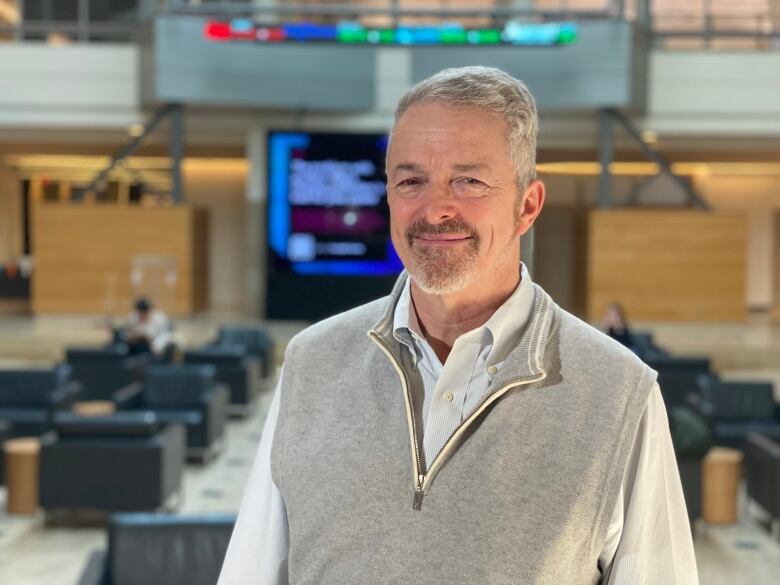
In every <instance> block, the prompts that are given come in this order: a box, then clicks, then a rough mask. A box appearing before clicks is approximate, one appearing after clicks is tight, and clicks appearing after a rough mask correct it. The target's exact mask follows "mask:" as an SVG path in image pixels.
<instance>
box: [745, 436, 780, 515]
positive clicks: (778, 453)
mask: <svg viewBox="0 0 780 585" xmlns="http://www.w3.org/2000/svg"><path fill="white" fill-rule="evenodd" d="M744 452H745V478H746V483H747V495H748V497H749V498H751V499H752V500H753V501H755V502H756V503H757V504H758V505H759V506H761V507H762V508H763V509H764V511H766V513H767V514H769V517H770V520H771V521H778V520H780V442H778V441H777V440H772V439H770V438H769V437H765V436H764V435H759V434H756V433H750V434H749V435H748V436H747V439H746V441H745V447H744Z"/></svg>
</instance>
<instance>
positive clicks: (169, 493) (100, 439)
mask: <svg viewBox="0 0 780 585" xmlns="http://www.w3.org/2000/svg"><path fill="white" fill-rule="evenodd" d="M184 459H185V439H184V429H183V428H182V427H181V426H180V425H165V426H163V425H162V424H161V423H160V421H159V420H158V419H157V417H155V415H154V413H151V412H134V413H116V414H113V415H110V416H81V415H78V414H75V413H72V412H61V413H57V415H55V417H54V431H52V432H50V433H47V434H46V435H44V437H43V438H42V441H41V453H40V469H39V498H40V505H41V507H42V508H43V509H44V510H46V511H51V510H55V509H58V508H67V509H85V508H86V509H96V510H107V511H151V510H157V509H160V508H165V507H168V506H170V504H171V503H172V501H173V500H174V499H175V496H177V495H178V494H179V493H180V489H181V481H182V472H183V467H184Z"/></svg>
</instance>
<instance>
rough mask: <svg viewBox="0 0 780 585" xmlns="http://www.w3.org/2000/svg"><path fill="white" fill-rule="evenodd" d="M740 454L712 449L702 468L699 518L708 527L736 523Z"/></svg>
mask: <svg viewBox="0 0 780 585" xmlns="http://www.w3.org/2000/svg"><path fill="white" fill-rule="evenodd" d="M742 459H743V456H742V453H741V452H740V451H737V450H736V449H726V448H723V447H714V448H712V449H710V451H709V453H707V455H706V456H705V457H704V463H703V465H702V476H703V477H702V517H703V518H704V521H705V522H708V523H710V524H730V523H733V522H736V521H737V490H738V489H739V480H740V478H741V477H742Z"/></svg>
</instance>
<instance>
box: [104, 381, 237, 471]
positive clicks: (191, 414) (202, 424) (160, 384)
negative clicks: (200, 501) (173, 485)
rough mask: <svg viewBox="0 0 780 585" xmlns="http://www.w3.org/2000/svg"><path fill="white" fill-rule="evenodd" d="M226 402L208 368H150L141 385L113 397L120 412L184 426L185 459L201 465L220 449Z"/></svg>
mask: <svg viewBox="0 0 780 585" xmlns="http://www.w3.org/2000/svg"><path fill="white" fill-rule="evenodd" d="M228 399H229V395H228V389H227V387H225V386H224V385H223V384H219V383H217V381H216V379H215V369H214V367H213V366H208V365H179V366H162V365H161V366H152V367H150V368H149V369H148V370H147V371H146V376H145V378H144V382H143V384H134V385H131V386H128V387H126V388H125V389H123V390H120V391H119V392H118V393H116V394H115V395H114V401H115V403H116V405H117V408H118V409H120V410H121V411H129V410H136V411H138V410H141V411H150V412H153V413H154V414H155V416H156V418H157V420H159V421H161V422H162V423H178V424H181V425H184V427H185V428H186V430H187V455H188V457H190V458H199V459H202V460H204V461H205V460H207V459H210V458H211V457H212V456H214V455H215V454H216V453H218V452H219V450H220V449H221V448H222V446H223V445H224V436H225V423H226V420H227V405H228Z"/></svg>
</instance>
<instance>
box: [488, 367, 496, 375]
mask: <svg viewBox="0 0 780 585" xmlns="http://www.w3.org/2000/svg"><path fill="white" fill-rule="evenodd" d="M497 371H498V368H497V367H496V366H488V369H487V372H488V374H490V375H491V376H492V375H493V374H495V373H496V372H497Z"/></svg>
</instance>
